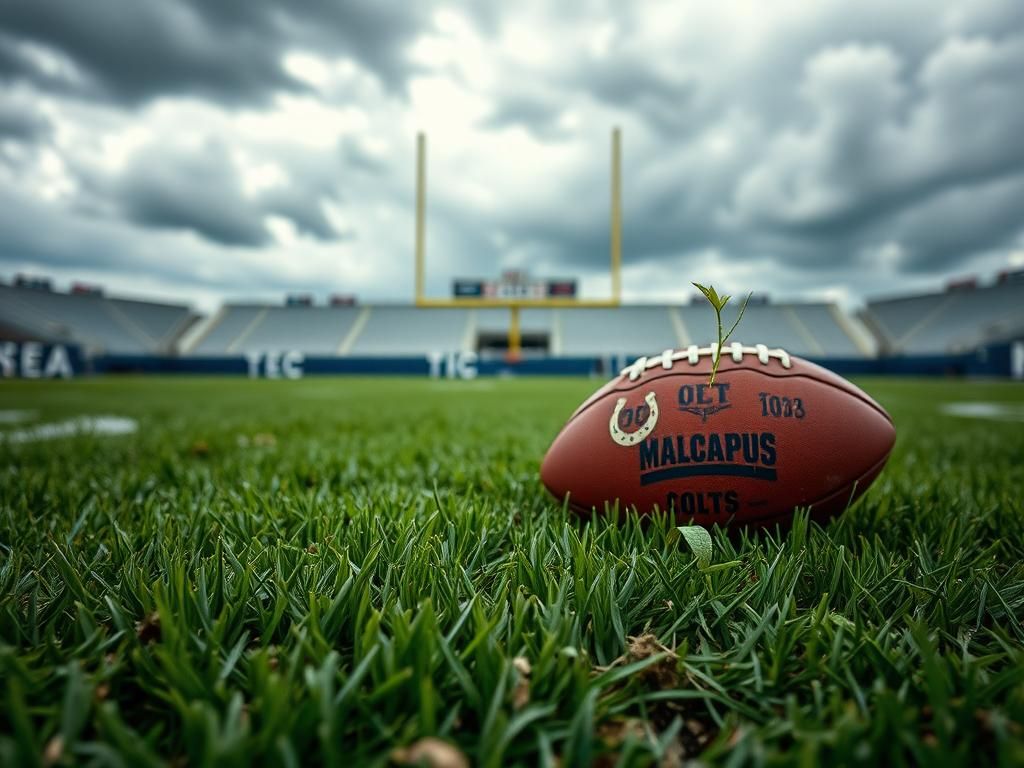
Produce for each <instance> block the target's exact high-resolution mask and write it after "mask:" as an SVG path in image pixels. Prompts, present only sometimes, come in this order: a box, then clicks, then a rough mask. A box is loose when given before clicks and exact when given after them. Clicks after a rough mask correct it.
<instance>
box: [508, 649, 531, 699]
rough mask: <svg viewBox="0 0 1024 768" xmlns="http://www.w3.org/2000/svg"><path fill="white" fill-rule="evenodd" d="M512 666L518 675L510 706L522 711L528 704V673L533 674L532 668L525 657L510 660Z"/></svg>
mask: <svg viewBox="0 0 1024 768" xmlns="http://www.w3.org/2000/svg"><path fill="white" fill-rule="evenodd" d="M512 666H513V667H515V668H516V673H517V675H518V681H517V682H516V687H515V689H514V690H513V691H512V706H513V707H514V708H515V709H522V708H523V707H525V706H526V705H527V704H529V703H530V673H531V672H533V667H531V666H530V660H529V659H527V658H526V657H525V656H516V657H515V658H514V659H513V660H512Z"/></svg>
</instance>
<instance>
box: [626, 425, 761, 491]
mask: <svg viewBox="0 0 1024 768" xmlns="http://www.w3.org/2000/svg"><path fill="white" fill-rule="evenodd" d="M639 457H640V484H641V485H650V484H652V483H660V482H662V481H663V480H672V479H675V478H679V477H702V476H713V475H718V476H724V477H752V478H755V479H758V480H776V479H777V473H776V471H775V461H776V459H777V455H776V450H775V435H774V434H773V433H771V432H725V433H723V434H718V433H714V432H713V433H711V434H709V435H703V434H692V435H665V436H663V437H652V438H649V439H648V440H645V441H644V442H642V443H641V444H640V450H639Z"/></svg>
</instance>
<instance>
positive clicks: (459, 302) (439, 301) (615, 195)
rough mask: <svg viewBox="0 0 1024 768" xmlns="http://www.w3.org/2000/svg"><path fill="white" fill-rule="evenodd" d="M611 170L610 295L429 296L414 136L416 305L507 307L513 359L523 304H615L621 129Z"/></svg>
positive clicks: (422, 190) (423, 160) (421, 139)
mask: <svg viewBox="0 0 1024 768" xmlns="http://www.w3.org/2000/svg"><path fill="white" fill-rule="evenodd" d="M611 161H612V173H611V231H610V251H611V278H612V290H611V297H610V298H607V299H580V298H575V297H573V298H568V297H554V298H552V297H545V298H493V299H485V298H477V297H451V298H431V297H428V296H427V295H426V266H425V261H426V230H427V222H426V214H427V211H426V208H427V137H426V135H425V134H423V133H422V132H421V133H419V134H417V136H416V306H417V307H422V308H424V309H439V308H445V309H451V308H453V307H462V308H468V309H484V308H493V307H507V308H508V310H509V328H508V354H509V357H510V358H511V359H513V360H515V359H518V358H519V355H520V353H521V344H522V335H521V333H520V326H519V312H520V310H521V309H524V308H527V307H531V308H532V307H549V308H556V307H561V308H580V307H589V308H594V307H605V308H610V307H617V306H619V304H620V303H621V299H622V274H621V273H622V131H621V130H620V129H619V128H614V129H612V158H611Z"/></svg>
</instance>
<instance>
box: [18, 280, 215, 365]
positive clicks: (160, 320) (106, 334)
mask: <svg viewBox="0 0 1024 768" xmlns="http://www.w3.org/2000/svg"><path fill="white" fill-rule="evenodd" d="M196 317H197V316H196V315H195V314H193V313H192V311H191V310H190V309H189V308H188V307H186V306H180V305H175V304H158V303H154V302H144V301H134V300H129V299H112V298H106V297H104V296H103V295H101V294H87V293H81V294H70V293H60V292H57V291H50V290H40V289H37V288H22V287H16V286H6V285H0V326H4V327H12V328H14V329H17V330H18V332H19V333H20V334H21V336H22V337H24V338H32V339H38V340H40V341H59V342H65V343H74V344H79V345H81V346H82V347H83V348H84V349H85V350H86V351H87V352H89V353H101V352H106V353H113V354H172V353H174V352H175V351H176V349H175V343H176V341H177V339H178V338H180V337H181V335H182V334H183V333H184V332H185V331H186V330H187V328H188V327H189V325H190V324H191V323H192V322H194V321H195V320H196Z"/></svg>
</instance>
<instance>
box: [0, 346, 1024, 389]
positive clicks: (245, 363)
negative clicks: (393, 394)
mask: <svg viewBox="0 0 1024 768" xmlns="http://www.w3.org/2000/svg"><path fill="white" fill-rule="evenodd" d="M638 356H639V355H637V357H638ZM632 359H634V358H633V357H624V356H614V357H548V358H535V359H525V360H521V361H519V362H516V363H509V362H507V361H504V360H500V359H478V358H477V356H476V355H471V354H469V355H467V354H460V353H449V354H438V355H434V356H432V357H426V356H408V357H315V356H306V355H303V354H301V353H298V352H284V353H281V352H271V353H264V354H261V355H258V356H250V357H245V356H240V355H239V356H230V357H165V356H155V355H97V356H92V357H90V356H87V355H85V354H83V352H82V350H81V349H79V348H78V347H75V346H72V345H61V344H41V343H38V342H9V341H8V342H4V341H0V378H23V379H46V378H72V377H75V376H82V375H97V374H162V375H175V374H184V375H211V376H222V375H234V376H246V377H250V378H267V379H296V378H302V377H304V376H335V375H364V376H365V375H398V376H424V377H426V376H431V377H435V378H448V379H467V378H475V377H476V376H599V377H610V376H611V375H613V374H614V373H617V372H618V371H619V370H620V369H621V368H622V367H624V366H625V365H627V364H628V363H629V362H631V361H632ZM814 362H817V363H818V364H819V365H822V366H824V367H826V368H829V369H831V370H833V371H835V372H836V373H839V374H840V375H844V376H853V375H902V376H996V377H999V376H1002V377H1014V378H1024V339H1022V340H1019V341H1014V342H1006V343H1002V344H996V345H992V346H988V347H983V348H980V349H978V350H975V351H973V352H969V353H965V354H960V355H931V356H904V357H887V358H877V359H863V358H854V359H846V358H827V359H819V360H814Z"/></svg>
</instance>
